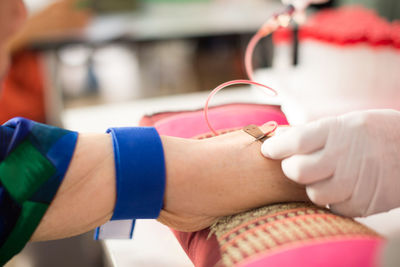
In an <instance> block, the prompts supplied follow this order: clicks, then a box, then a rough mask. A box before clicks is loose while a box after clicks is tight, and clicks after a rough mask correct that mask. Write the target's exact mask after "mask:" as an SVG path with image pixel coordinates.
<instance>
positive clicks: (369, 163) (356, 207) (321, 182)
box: [262, 110, 400, 217]
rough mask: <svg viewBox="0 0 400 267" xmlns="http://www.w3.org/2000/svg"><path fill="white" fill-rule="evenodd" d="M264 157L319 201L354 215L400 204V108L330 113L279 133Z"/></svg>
mask: <svg viewBox="0 0 400 267" xmlns="http://www.w3.org/2000/svg"><path fill="white" fill-rule="evenodd" d="M262 153H263V154H264V156H266V157H269V158H272V159H284V160H283V161H282V169H283V172H284V173H285V175H286V176H287V177H289V178H290V179H292V180H293V181H295V182H297V183H299V184H303V185H306V190H307V194H308V197H309V198H310V200H311V201H313V202H314V203H315V204H317V205H321V206H323V205H327V204H329V205H330V207H331V209H332V211H333V212H336V213H339V214H342V215H347V216H351V217H358V216H367V215H371V214H374V213H379V212H383V211H388V210H390V209H393V208H396V207H400V112H398V111H394V110H369V111H359V112H353V113H348V114H346V115H342V116H339V117H329V118H325V119H321V120H318V121H314V122H311V123H309V124H306V125H302V126H297V127H293V128H288V129H287V130H286V131H283V132H281V133H279V132H278V133H277V134H276V136H274V137H271V138H270V139H268V140H267V141H265V143H264V144H263V146H262Z"/></svg>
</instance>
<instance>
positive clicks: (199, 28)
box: [0, 0, 400, 267]
mask: <svg viewBox="0 0 400 267" xmlns="http://www.w3.org/2000/svg"><path fill="white" fill-rule="evenodd" d="M25 2H26V4H27V5H28V8H29V16H30V18H29V21H28V23H27V24H26V25H25V27H24V29H23V30H22V31H21V32H20V33H19V34H18V35H17V36H16V37H15V38H14V39H13V40H12V42H11V43H10V47H11V50H12V64H11V68H10V71H9V73H8V75H7V77H6V79H5V81H4V84H3V87H2V91H1V94H0V107H1V109H0V122H1V123H3V122H5V121H7V120H8V119H10V118H12V117H15V116H24V117H28V118H31V119H34V120H36V121H40V122H46V123H49V124H53V125H56V126H63V121H62V119H61V118H62V114H63V113H64V112H66V111H68V110H74V109H79V108H82V107H88V106H99V107H101V106H103V105H108V104H113V105H118V104H122V103H127V102H130V101H133V100H138V99H151V98H154V97H160V96H168V95H176V94H186V93H192V92H199V91H210V90H211V89H213V88H214V87H216V86H217V85H219V84H220V83H222V82H225V81H228V80H232V79H240V78H246V74H245V71H244V64H243V61H244V51H245V48H246V46H247V43H248V41H249V39H250V38H251V36H252V35H253V34H254V33H255V31H256V30H257V29H258V28H259V27H260V26H261V25H262V24H263V23H264V22H265V20H266V19H267V18H268V17H269V16H270V15H272V14H273V13H274V11H276V10H277V9H279V8H280V7H281V6H282V5H281V3H280V1H278V0H25ZM349 4H359V5H362V6H363V7H366V8H369V9H371V10H375V11H376V12H377V14H379V16H381V18H383V19H385V20H386V21H388V23H392V21H394V20H398V19H400V2H399V1H398V0H332V1H329V2H328V3H326V4H324V5H322V6H318V7H316V6H315V7H313V9H311V10H310V12H311V13H314V12H317V11H318V10H321V9H325V8H330V7H339V6H343V5H349ZM355 23H357V20H355ZM297 30H298V29H297V26H296V25H294V26H293V31H294V32H295V33H296V31H297ZM283 35H284V34H283ZM283 39H285V38H283ZM285 40H286V41H284V42H281V41H282V40H281V41H279V40H278V41H276V43H274V42H273V39H272V37H268V38H265V39H263V40H262V42H261V44H260V45H259V46H258V47H257V49H256V51H255V55H254V65H255V67H256V68H257V69H260V71H259V72H258V77H261V78H260V79H263V78H262V77H267V76H268V77H271V76H272V78H271V79H272V80H278V81H277V82H276V84H278V86H279V78H282V77H281V76H282V75H281V74H282V73H284V75H283V80H287V79H286V78H287V77H288V72H287V69H288V68H292V67H294V66H297V65H300V66H301V64H302V62H301V59H302V56H301V55H300V52H301V51H303V50H304V48H303V50H302V48H301V45H300V44H299V39H298V38H294V39H290V41H287V40H288V39H285ZM304 47H306V46H304ZM396 49H397V48H396ZM305 51H306V52H304V53H307V51H308V50H307V47H306V48H305ZM324 51H325V50H323V51H322V53H323V54H324V53H325V52H324ZM390 55H391V54H390V53H389V56H386V57H389V58H390ZM395 55H396V56H398V55H399V52H398V50H397V52H396V53H395ZM303 58H304V56H303ZM307 58H309V57H307ZM313 60H314V59H313ZM375 60H376V59H375ZM304 62H306V60H304ZM342 63H343V62H342ZM381 64H384V63H381ZM288 65H290V66H289V67H288ZM272 66H274V68H275V70H276V69H278V70H281V69H284V68H286V67H288V68H287V69H286V70H285V72H281V71H280V72H275V71H272V72H271V70H272V68H271V67H272ZM393 66H397V65H393ZM310 75H311V76H304V75H302V77H307V79H308V80H313V79H314V78H315V77H316V76H319V74H318V75H317V74H315V72H314V73H313V74H310ZM397 81H398V80H396V81H394V83H395V85H396V86H398V84H397ZM297 82H299V81H298V80H297ZM283 93H284V92H283ZM97 119H98V120H101V119H102V118H97ZM107 262H109V261H108V260H107V255H106V254H104V253H103V249H102V246H101V245H100V243H98V242H95V241H92V234H91V233H89V234H86V235H83V236H81V237H75V238H71V239H67V240H63V241H53V242H44V243H39V244H31V245H28V247H27V248H26V249H25V251H24V253H22V254H21V255H20V256H18V257H17V258H15V259H14V261H13V262H12V263H10V265H9V266H16V267H25V266H26V267H28V266H29V267H36V266H41V267H47V266H60V267H61V266H106V264H108V263H107ZM137 266H139V265H137ZM143 266H145V265H143ZM146 266H150V265H146Z"/></svg>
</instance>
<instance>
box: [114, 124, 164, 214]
mask: <svg viewBox="0 0 400 267" xmlns="http://www.w3.org/2000/svg"><path fill="white" fill-rule="evenodd" d="M107 133H111V135H112V138H113V145H114V159H115V169H116V176H117V201H116V204H115V208H114V214H113V217H112V218H111V220H126V219H155V218H158V216H159V214H160V211H161V209H162V206H163V198H164V191H165V162H164V151H163V147H162V143H161V139H160V136H159V134H158V132H157V131H156V129H155V128H148V127H134V128H110V129H108V130H107Z"/></svg>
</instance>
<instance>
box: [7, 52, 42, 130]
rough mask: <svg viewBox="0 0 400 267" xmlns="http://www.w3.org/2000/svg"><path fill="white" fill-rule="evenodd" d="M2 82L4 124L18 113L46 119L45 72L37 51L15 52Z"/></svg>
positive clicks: (32, 117)
mask: <svg viewBox="0 0 400 267" xmlns="http://www.w3.org/2000/svg"><path fill="white" fill-rule="evenodd" d="M0 85H1V86H0V124H3V123H5V122H6V121H8V120H9V119H11V118H14V117H25V118H28V119H31V120H34V121H38V122H45V102H44V81H43V73H42V69H41V66H40V60H39V58H38V55H37V54H36V53H34V52H21V53H18V54H16V55H14V56H13V58H12V61H11V66H10V69H9V71H8V73H7V74H6V76H5V77H4V80H3V83H2V84H0Z"/></svg>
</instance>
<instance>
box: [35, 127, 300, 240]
mask: <svg viewBox="0 0 400 267" xmlns="http://www.w3.org/2000/svg"><path fill="white" fill-rule="evenodd" d="M161 140H162V144H163V148H164V154H165V164H166V179H167V181H166V191H165V195H164V207H163V210H162V211H161V214H160V215H161V216H160V217H159V220H160V221H161V222H163V223H165V224H167V225H169V226H172V227H174V228H176V229H178V230H186V231H195V230H200V229H203V228H205V227H207V226H209V225H211V224H212V223H213V222H214V221H215V220H216V219H217V218H218V217H220V216H225V215H229V214H235V213H239V212H241V211H244V210H247V209H250V208H254V207H258V206H261V205H264V204H269V203H276V202H286V201H298V200H307V198H306V196H305V193H304V188H303V187H302V186H298V185H296V184H295V183H293V182H291V181H290V180H288V179H287V178H285V177H284V176H283V173H282V171H281V169H280V165H279V163H278V162H276V161H272V160H268V159H265V158H263V157H261V156H260V154H259V147H260V144H259V143H258V142H254V140H253V139H252V138H251V137H250V136H248V135H247V134H245V133H243V132H242V131H238V132H235V133H231V134H227V135H225V136H221V137H217V138H212V139H208V140H191V139H181V138H174V137H167V136H162V137H161ZM110 142H111V141H110V138H109V136H108V135H103V134H96V135H93V134H92V135H84V134H80V136H79V139H78V143H77V148H76V150H75V154H74V158H73V159H72V162H71V166H70V168H69V170H68V172H67V175H66V178H65V181H64V183H63V184H62V185H61V187H60V190H59V192H58V193H57V195H56V198H55V200H54V201H53V203H52V205H51V206H50V208H49V210H48V212H47V214H46V215H45V217H44V218H43V220H42V223H41V224H40V225H39V228H38V229H37V231H36V232H35V235H34V236H33V240H45V239H54V238H62V237H66V236H71V235H76V234H79V233H83V232H86V231H89V230H91V229H93V228H95V227H97V226H99V225H102V224H103V223H105V222H107V221H108V220H109V219H110V218H111V216H112V211H113V207H114V205H115V185H114V184H115V171H114V157H113V153H112V145H111V143H110ZM92 154H93V155H97V156H96V158H92V157H88V156H87V155H92ZM82 167H84V168H82ZM94 184H96V185H97V187H96V188H93V185H94ZM113 185H114V186H113ZM71 201H72V204H71ZM82 203H85V205H82ZM60 221H63V222H68V223H64V224H62V225H59V222H60Z"/></svg>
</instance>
